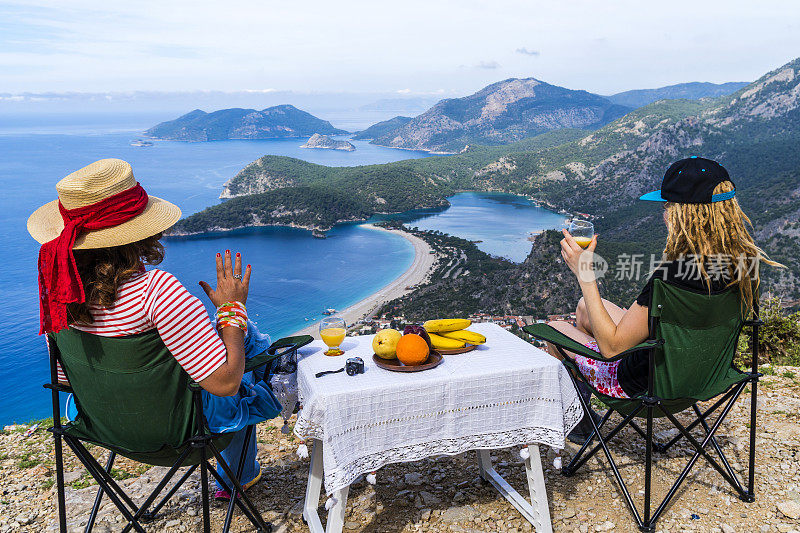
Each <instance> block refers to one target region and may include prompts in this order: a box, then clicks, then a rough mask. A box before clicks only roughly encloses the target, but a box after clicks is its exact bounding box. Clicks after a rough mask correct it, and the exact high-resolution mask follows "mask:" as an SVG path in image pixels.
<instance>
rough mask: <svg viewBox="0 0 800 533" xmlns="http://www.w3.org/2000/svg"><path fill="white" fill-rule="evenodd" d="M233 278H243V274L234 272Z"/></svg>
mask: <svg viewBox="0 0 800 533" xmlns="http://www.w3.org/2000/svg"><path fill="white" fill-rule="evenodd" d="M233 279H242V275H241V274H234V275H233Z"/></svg>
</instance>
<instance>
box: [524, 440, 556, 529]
mask: <svg viewBox="0 0 800 533" xmlns="http://www.w3.org/2000/svg"><path fill="white" fill-rule="evenodd" d="M525 473H526V474H527V477H528V491H529V492H530V495H531V505H532V506H533V508H534V509H536V512H537V514H538V515H539V524H538V525H536V524H534V525H536V531H537V532H538V531H540V530H541V531H542V532H547V533H550V532H551V531H553V526H552V523H551V522H550V508H549V507H548V504H547V487H546V486H545V484H544V471H543V470H542V457H541V455H539V445H538V444H529V445H528V458H527V459H525Z"/></svg>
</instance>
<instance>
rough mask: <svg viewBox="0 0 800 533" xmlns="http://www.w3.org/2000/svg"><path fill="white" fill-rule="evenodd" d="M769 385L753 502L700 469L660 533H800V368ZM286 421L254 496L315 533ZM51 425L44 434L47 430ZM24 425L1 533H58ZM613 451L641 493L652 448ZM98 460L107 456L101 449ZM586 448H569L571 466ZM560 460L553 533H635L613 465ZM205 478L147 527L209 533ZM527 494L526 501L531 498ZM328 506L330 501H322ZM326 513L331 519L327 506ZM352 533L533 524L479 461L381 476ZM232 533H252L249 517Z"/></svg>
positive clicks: (630, 440) (442, 462) (353, 508)
mask: <svg viewBox="0 0 800 533" xmlns="http://www.w3.org/2000/svg"><path fill="white" fill-rule="evenodd" d="M765 372H766V373H767V375H766V376H765V377H764V380H763V381H762V384H763V385H762V388H761V393H762V394H761V399H760V401H759V430H758V438H757V464H758V467H757V470H756V472H757V474H756V483H757V485H756V491H757V499H756V502H755V503H751V504H746V503H743V502H742V501H740V500H739V499H738V498H737V497H736V496H735V494H734V493H733V492H732V490H730V489H729V488H728V487H727V485H726V484H725V483H724V481H723V480H722V479H721V477H720V476H719V475H718V474H717V473H716V472H715V471H713V470H712V469H711V468H710V467H708V466H706V465H705V464H704V463H703V462H702V460H701V462H700V463H698V467H699V468H696V470H695V473H694V474H693V475H692V476H690V478H689V479H687V481H686V483H685V484H684V485H683V487H682V488H681V489H680V494H679V499H677V500H676V501H675V502H674V503H673V504H672V505H671V506H670V507H669V508H668V510H667V511H666V513H665V514H664V516H663V518H662V520H661V521H660V522H659V524H658V529H659V530H660V531H670V532H675V531H714V532H724V533H729V532H733V531H737V532H750V531H753V532H756V531H764V532H767V531H780V532H790V531H800V471H798V462H797V458H796V455H797V453H798V449H800V424H798V421H799V419H800V396H799V395H798V392H800V369H797V368H789V367H778V368H774V369H773V368H768V369H766V370H765ZM748 406H749V402H748V400H747V399H743V400H740V402H739V405H738V406H737V407H736V408H735V409H734V410H733V411H732V413H731V417H730V418H729V421H728V422H727V423H725V424H724V425H723V426H722V428H721V431H720V433H721V434H722V435H726V437H725V438H722V439H721V443H722V445H723V447H724V450H725V451H726V453H727V454H728V456H729V458H731V459H732V462H733V463H734V468H740V467H742V466H744V465H745V464H746V461H747V434H748V433H747V432H748V422H749V417H748V413H749V409H748ZM279 425H280V424H278V423H277V422H276V421H273V422H272V423H267V424H261V425H260V426H259V428H258V440H259V445H258V449H259V460H260V462H261V464H262V467H263V470H264V476H263V479H262V481H261V482H260V483H259V484H257V485H256V486H254V487H253V488H252V489H251V491H250V492H251V494H252V496H253V498H254V499H255V501H256V505H257V506H258V507H259V509H261V510H262V512H263V514H264V517H265V518H266V519H267V520H269V521H271V522H272V523H273V525H274V526H276V530H277V531H282V532H288V531H307V528H306V527H305V526H304V524H303V522H302V520H301V517H300V511H301V507H302V501H303V496H304V491H305V480H306V475H307V469H308V460H307V459H299V458H298V457H297V455H295V450H296V449H297V446H298V445H299V444H300V442H299V440H297V439H296V438H294V437H292V436H286V435H283V434H281V433H280V431H278V427H279ZM43 427H45V424H43V425H42V428H43ZM657 429H658V431H660V432H662V436H666V435H667V434H671V432H670V431H669V428H668V427H667V426H666V425H665V423H659V424H658V425H657ZM24 430H25V427H24V426H20V427H12V428H9V429H7V430H6V431H4V432H3V434H2V435H0V532H7V531H46V530H53V529H55V528H56V526H55V518H54V517H55V511H54V509H55V503H54V502H55V494H54V487H53V479H54V478H53V470H52V469H53V464H54V461H53V450H52V444H51V440H50V439H49V438H48V436H49V434H48V433H47V432H45V431H44V430H43V429H39V430H37V431H36V432H35V433H34V434H33V435H32V436H30V437H27V438H26V437H25V436H24ZM614 444H615V446H614V449H615V450H616V451H617V453H616V456H617V457H618V459H619V462H620V465H621V470H622V475H623V476H624V478H625V479H627V480H629V481H630V482H631V483H632V485H633V487H635V488H633V489H632V491H633V493H634V497H635V498H637V500H640V499H641V494H636V493H637V491H638V490H639V488H640V487H641V486H642V485H641V483H642V482H643V479H644V474H643V470H642V469H641V468H640V467H639V465H638V464H637V461H639V459H640V458H641V457H643V453H644V452H643V445H642V444H641V441H640V440H638V438H637V437H636V435H635V433H633V432H632V431H626V432H623V433H622V434H621V436H620V438H618V439H617V440H616V441H614ZM91 451H92V453H94V454H95V455H96V456H97V457H101V458H102V457H105V453H106V452H105V451H104V450H102V449H100V448H96V447H95V448H92V449H91ZM575 451H576V448H575V447H573V446H571V445H570V446H568V448H567V449H566V452H565V458H566V457H568V456H569V455H570V454H572V453H574V452H575ZM494 455H495V457H496V467H497V470H498V471H499V472H500V473H501V474H502V475H503V476H505V477H506V479H508V480H509V481H510V482H511V483H512V484H513V485H514V486H515V487H517V488H518V490H520V492H523V490H524V488H525V487H524V467H523V465H522V460H521V459H520V458H519V454H518V449H512V450H503V451H499V452H497V453H494ZM689 457H690V453H689V449H688V447H687V446H680V447H676V448H675V449H674V450H672V451H670V453H669V454H667V455H665V456H657V463H656V467H655V471H654V479H655V480H656V487H657V489H656V490H657V494H663V493H664V491H665V490H666V487H667V486H668V484H669V483H671V480H673V479H674V478H676V477H677V475H678V473H679V472H680V470H681V468H682V467H683V465H684V464H685V463H686V461H687V460H688V458H689ZM553 458H554V452H553V451H552V450H549V451H547V452H546V458H544V459H545V461H544V464H545V467H546V472H545V475H546V481H547V488H548V492H549V496H550V512H551V514H552V518H553V528H554V530H555V531H566V532H582V533H587V532H591V531H636V528H635V527H634V526H633V522H632V519H631V516H630V514H629V512H628V510H627V508H626V506H625V503H624V501H623V500H622V499H620V497H619V494H618V493H617V491H616V490H615V488H614V485H612V483H611V477H610V473H608V472H607V471H606V470H604V468H603V466H604V464H605V461H602V462H600V461H598V460H596V459H592V460H591V461H590V462H589V463H587V465H585V467H584V469H583V470H581V471H580V472H579V473H578V474H576V475H575V476H574V477H571V478H565V477H563V476H561V474H560V473H559V472H558V471H557V470H555V469H554V468H553V466H552V463H553ZM163 470H164V469H161V468H148V467H147V466H146V465H142V464H139V463H135V462H133V461H128V460H120V461H119V462H118V464H117V466H116V468H115V469H114V471H113V475H114V477H116V478H117V479H119V480H121V483H122V484H123V485H125V486H126V487H127V488H128V490H129V491H130V492H131V493H132V494H133V496H134V498H135V499H139V500H141V499H143V498H144V494H145V493H146V492H148V489H150V488H151V487H152V486H154V485H155V483H156V482H157V480H158V479H159V478H160V475H161V473H162V471H163ZM66 478H67V482H68V485H69V488H68V493H67V501H68V513H69V517H70V531H82V528H81V527H80V526H81V525H82V524H85V519H86V516H87V514H88V509H89V508H90V506H91V504H92V501H93V499H94V494H95V489H96V485H94V483H93V481H92V480H91V477H90V476H89V475H88V473H86V472H85V471H84V470H83V469H82V467H81V466H80V465H79V463H78V461H77V459H75V457H73V456H72V455H71V454H68V455H67V467H66ZM198 486H199V476H195V477H194V478H193V479H190V482H189V483H188V484H187V485H186V486H185V488H184V489H183V490H181V491H179V492H178V493H177V494H176V495H175V497H174V498H173V501H172V502H171V503H170V504H169V505H168V506H166V507H165V508H164V510H163V511H162V513H161V515H160V517H159V518H158V519H156V520H155V521H154V522H151V523H150V524H148V526H149V528H148V530H152V531H200V530H201V529H200V518H199V514H200V503H199V498H198V492H199V488H198ZM523 493H524V492H523ZM105 502H106V503H105V505H104V506H103V508H102V510H101V513H100V519H99V522H98V525H97V527H96V528H95V530H96V531H101V532H105V531H118V530H120V529H121V527H122V523H121V521H122V517H121V516H120V515H119V513H118V512H117V511H116V510H115V508H114V507H113V505H112V504H110V503H108V500H107V499H106V500H105ZM323 502H324V497H323ZM224 513H225V506H224V505H223V504H221V503H213V504H212V516H213V520H214V528H213V530H214V531H218V530H220V529H221V523H222V520H223V517H224ZM320 513H321V515H322V516H323V519H324V507H322V505H321V509H320ZM345 528H346V529H345V531H346V532H347V533H355V532H364V533H376V532H387V533H400V532H412V531H455V532H462V533H465V532H470V533H471V532H482V531H502V532H510V533H513V532H524V531H531V526H530V525H529V524H528V523H527V522H525V521H524V520H523V519H522V518H521V517H520V516H519V514H518V513H517V512H516V511H515V510H514V509H513V508H512V507H511V506H510V505H509V504H508V503H506V501H505V500H503V499H502V498H501V497H500V496H499V495H498V494H497V493H496V492H495V491H494V489H492V488H491V486H488V485H486V484H483V483H482V482H481V481H480V479H479V478H478V466H477V462H476V460H475V454H474V453H466V454H463V455H460V456H456V457H442V458H435V459H428V460H425V461H419V462H416V463H410V464H399V465H391V466H388V467H386V468H384V469H382V470H380V471H379V472H378V475H377V485H375V486H372V485H369V484H367V483H365V482H363V481H362V482H360V483H357V484H356V485H354V486H353V487H352V489H351V491H350V499H349V502H348V510H347V518H346V524H345ZM232 530H233V531H251V530H252V528H250V527H249V523H248V522H247V521H246V519H244V517H243V516H242V515H241V514H240V513H239V514H237V515H236V518H235V519H234V527H233V528H232Z"/></svg>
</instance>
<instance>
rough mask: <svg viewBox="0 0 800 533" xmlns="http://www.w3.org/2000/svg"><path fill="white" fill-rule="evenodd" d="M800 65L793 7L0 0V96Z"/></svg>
mask: <svg viewBox="0 0 800 533" xmlns="http://www.w3.org/2000/svg"><path fill="white" fill-rule="evenodd" d="M796 56H800V2H798V1H796V0H785V1H774V0H761V1H758V2H755V1H753V0H747V1H739V0H725V1H721V0H693V1H683V0H671V1H668V2H667V1H642V0H636V1H613V0H605V1H600V0H593V1H588V0H561V1H547V2H545V1H532V0H531V1H510V0H489V1H484V2H477V1H472V0H457V1H456V0H452V1H451V0H446V1H445V0H424V1H420V0H397V1H392V2H385V1H381V0H370V1H363V2H362V1H348V0H333V1H327V2H321V1H317V0H282V1H280V2H275V1H271V0H258V1H248V0H216V1H213V2H204V1H202V0H191V1H184V0H177V1H176V0H159V1H149V0H124V1H116V0H104V1H102V2H100V1H87V0H31V1H25V2H5V1H3V0H0V92H12V93H14V92H22V91H33V92H43V91H58V92H62V91H90V92H101V91H125V90H195V89H216V90H226V91H229V90H230V91H233V90H242V89H253V90H267V89H277V90H296V91H325V92H330V91H345V92H360V91H386V92H411V93H436V92H439V93H442V94H466V93H469V92H472V91H474V90H476V89H478V88H480V87H482V86H484V85H486V84H487V83H490V82H493V81H497V80H500V79H505V78H508V77H529V76H533V77H536V78H539V79H541V80H544V81H547V82H550V83H555V84H558V85H562V86H566V87H569V88H575V89H587V90H591V91H594V92H598V93H601V94H608V93H613V92H618V91H621V90H626V89H633V88H646V87H657V86H662V85H668V84H672V83H679V82H684V81H713V82H723V81H750V80H753V79H755V78H757V77H758V76H760V75H762V74H763V73H765V72H766V71H768V70H771V69H773V68H776V67H778V66H780V65H781V64H783V63H785V62H787V61H789V60H791V59H793V58H795V57H796Z"/></svg>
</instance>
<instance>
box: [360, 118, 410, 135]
mask: <svg viewBox="0 0 800 533" xmlns="http://www.w3.org/2000/svg"><path fill="white" fill-rule="evenodd" d="M411 120H412V119H411V117H402V116H399V115H398V116H396V117H394V118H390V119H389V120H384V121H382V122H378V123H376V124H373V125H372V126H370V127H369V128H367V129H365V130H364V131H359V132H358V133H356V134H355V135H353V139H360V140H372V139H376V138H378V137H382V136H383V135H386V134H387V133H389V132H390V131H393V130H396V129H397V128H401V127H403V126H405V125H406V124H408V123H409V122H411Z"/></svg>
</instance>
